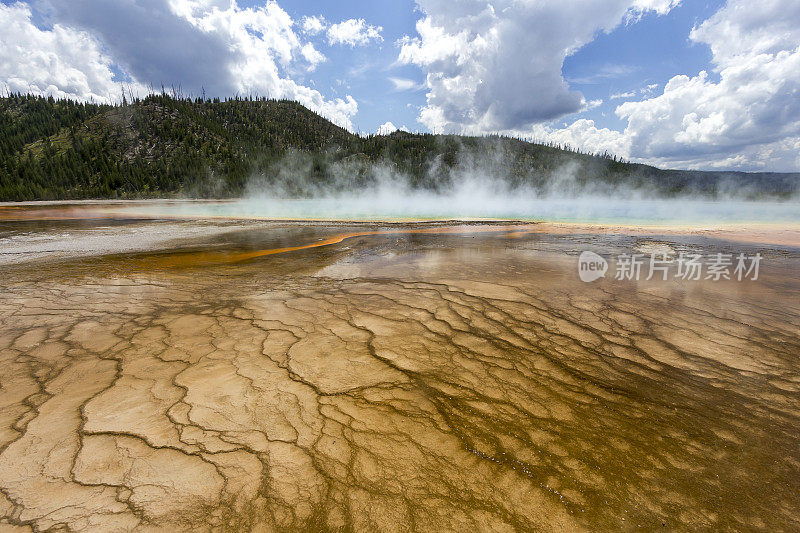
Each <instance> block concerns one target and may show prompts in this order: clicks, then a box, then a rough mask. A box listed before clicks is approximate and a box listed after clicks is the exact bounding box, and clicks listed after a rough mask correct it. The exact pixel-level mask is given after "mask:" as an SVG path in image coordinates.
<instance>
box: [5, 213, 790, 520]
mask: <svg viewBox="0 0 800 533" xmlns="http://www.w3.org/2000/svg"><path fill="white" fill-rule="evenodd" d="M409 230H426V231H409ZM334 231H339V230H338V229H334ZM464 231H466V230H465V229H464V228H458V227H453V228H442V227H436V228H407V229H406V230H405V231H403V229H402V228H396V231H395V230H392V233H390V234H392V235H394V236H395V237H396V238H397V240H394V239H393V240H392V241H393V242H386V241H387V240H388V239H385V238H384V236H385V235H387V233H388V232H387V231H386V230H382V229H373V230H365V231H356V232H348V233H338V234H335V235H334V236H330V237H326V238H323V239H319V240H317V241H312V242H309V243H306V244H300V245H297V246H288V247H286V246H284V247H274V248H268V249H267V248H265V249H258V250H253V251H245V252H240V251H232V252H231V253H230V254H229V256H228V257H229V258H230V257H232V258H234V260H233V261H227V260H223V261H220V260H216V259H219V256H218V255H214V256H213V257H215V258H216V259H215V260H214V261H208V262H206V261H198V256H195V255H192V254H188V255H187V257H190V258H192V260H191V261H190V262H188V263H179V265H185V266H189V267H191V268H188V269H150V270H148V269H140V270H135V271H127V272H125V271H124V270H120V269H119V268H116V267H114V268H111V267H112V266H114V265H117V264H118V263H119V262H120V261H123V262H124V263H123V264H124V265H126V266H129V265H130V264H131V262H130V261H132V260H131V259H130V258H124V259H120V258H117V257H107V258H96V259H95V260H93V261H92V262H90V263H80V264H74V265H72V264H58V265H51V264H48V263H42V264H38V265H37V264H32V265H29V266H27V267H20V268H17V269H14V270H8V272H7V275H6V276H5V280H4V286H3V290H2V291H0V405H2V410H0V516H2V517H3V518H2V521H1V522H0V528H3V527H9V528H10V527H12V526H14V527H17V528H19V529H21V530H47V529H53V530H59V529H63V530H102V531H109V530H120V529H140V530H178V531H181V530H187V531H188V530H193V531H194V530H200V531H202V530H222V531H225V530H228V531H243V530H263V531H276V530H292V531H304V530H305V531H326V530H328V531H348V530H350V531H375V530H386V531H409V530H410V531H414V530H421V531H465V530H475V531H513V530H518V531H529V530H547V531H551V530H570V531H572V530H595V531H596V530H601V531H607V530H612V529H639V528H641V529H645V530H653V529H657V528H664V527H666V528H667V529H671V530H675V529H692V530H696V529H713V530H747V529H762V530H794V529H797V528H800V512H799V511H798V509H800V497H799V496H798V494H800V440H799V439H798V436H797V427H798V423H800V378H798V375H799V374H798V370H800V359H799V358H798V355H800V340H798V339H800V335H798V333H800V304H798V302H800V298H798V296H799V295H800V286H798V280H797V279H796V277H795V276H794V274H795V273H796V271H797V266H798V260H799V259H798V258H797V257H794V256H788V257H787V256H781V257H780V258H773V259H775V261H774V262H772V263H768V265H767V267H766V268H765V270H764V272H763V273H762V276H761V278H760V280H759V281H758V282H752V283H735V282H729V283H710V282H701V283H694V284H692V283H688V284H682V283H679V282H664V283H657V282H652V283H633V282H629V283H623V282H614V281H612V280H601V281H598V282H597V283H594V284H583V283H581V282H580V281H578V280H577V276H576V273H575V259H574V257H572V256H566V255H564V254H563V253H561V252H558V251H557V249H556V247H555V246H551V247H550V248H552V249H549V248H548V245H547V244H546V243H545V244H542V243H541V242H540V241H534V240H532V239H536V238H537V235H538V234H522V233H519V234H518V236H517V237H516V238H515V239H512V240H508V239H506V238H505V237H506V236H507V233H509V232H511V233H513V232H519V231H521V228H518V227H509V228H506V227H503V228H500V229H498V227H497V226H494V227H491V229H487V230H485V231H482V230H479V229H478V228H476V227H470V228H469V232H471V233H475V234H477V235H480V234H481V233H484V234H486V236H487V237H489V236H491V237H492V238H487V239H474V240H473V239H461V238H460V236H459V235H458V234H459V233H461V232H464ZM492 232H496V233H497V235H495V234H494V233H492ZM356 236H359V237H362V238H363V239H358V238H355V237H356ZM495 237H498V238H495ZM346 239H350V241H348V242H347V244H348V245H349V246H348V247H347V248H345V247H343V246H338V245H341V244H344V241H345V240H346ZM534 242H536V243H537V245H538V246H539V247H538V248H530V247H527V245H528V244H532V243H534ZM320 247H322V248H320ZM542 247H544V248H545V249H544V250H543V249H542ZM290 250H293V251H297V252H299V253H297V254H294V253H289V254H283V253H281V252H287V251H290ZM201 253H206V252H201ZM242 254H244V255H242ZM252 254H256V255H252ZM276 254H277V255H276ZM162 255H165V256H167V258H168V257H169V254H159V256H157V257H160V256H162ZM153 257H156V256H153ZM259 258H260V259H259ZM245 259H250V260H249V261H246V260H245ZM255 259H258V260H255ZM778 259H780V261H779V260H778ZM136 260H137V261H144V262H145V264H146V262H147V261H148V259H147V258H146V257H142V258H138V257H137V258H136ZM159 260H160V259H159ZM160 264H162V265H163V264H164V263H160ZM105 267H109V268H105ZM34 271H38V272H35V274H36V276H34V275H33V274H34ZM72 274H75V275H72ZM34 277H35V279H36V281H33V279H34Z"/></svg>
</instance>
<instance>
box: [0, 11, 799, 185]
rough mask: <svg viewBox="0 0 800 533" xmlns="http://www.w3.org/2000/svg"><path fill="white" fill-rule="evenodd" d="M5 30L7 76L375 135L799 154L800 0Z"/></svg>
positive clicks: (43, 23) (13, 81) (733, 155)
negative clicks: (242, 106)
mask: <svg viewBox="0 0 800 533" xmlns="http://www.w3.org/2000/svg"><path fill="white" fill-rule="evenodd" d="M0 29H1V30H2V31H0V92H2V91H9V90H11V91H22V92H33V93H39V94H53V95H56V96H68V97H71V98H78V99H84V100H88V99H93V100H95V101H108V100H119V99H120V96H121V94H122V91H123V88H124V89H125V90H126V91H129V92H131V93H133V94H138V95H140V96H144V95H145V94H147V93H148V92H149V91H150V90H152V89H153V88H155V89H157V90H160V88H161V86H162V85H164V86H166V87H173V86H174V87H180V89H181V91H182V92H183V93H184V94H192V95H200V94H202V93H205V94H206V95H207V96H221V97H222V96H229V95H234V94H240V95H245V94H253V95H261V96H270V97H275V98H291V99H295V100H298V101H300V102H302V103H303V104H305V105H306V106H308V107H310V108H311V109H314V110H315V111H317V112H319V113H321V114H323V115H325V116H326V117H328V118H330V119H332V120H334V121H335V122H337V123H338V124H340V125H342V126H344V127H346V128H348V129H350V130H353V131H357V132H362V133H374V132H377V131H380V132H387V131H390V130H392V129H394V128H406V129H409V130H411V131H417V130H418V131H434V132H458V133H468V134H481V133H488V132H500V133H507V134H511V135H516V136H522V137H525V138H532V139H536V140H544V141H555V142H558V143H568V144H570V145H572V146H575V147H578V148H581V149H584V150H589V151H604V150H607V151H609V152H612V153H615V154H618V155H621V156H623V157H626V158H628V159H631V160H634V161H641V162H647V163H651V164H656V165H659V166H663V167H677V168H702V169H734V170H773V171H798V170H800V2H798V1H797V0H759V1H758V2H756V1H754V0H728V1H727V2H725V1H724V0H493V1H491V2H487V1H479V0H416V1H414V0H383V1H375V0H372V1H347V0H339V1H336V2H331V1H330V0H278V1H266V0H238V1H233V0H30V1H27V2H15V1H14V2H12V1H7V0H2V1H0Z"/></svg>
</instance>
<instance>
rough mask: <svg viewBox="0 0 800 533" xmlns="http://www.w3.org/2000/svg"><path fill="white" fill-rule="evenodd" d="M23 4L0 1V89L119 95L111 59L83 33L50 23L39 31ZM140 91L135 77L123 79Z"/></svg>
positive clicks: (107, 98) (98, 98)
mask: <svg viewBox="0 0 800 533" xmlns="http://www.w3.org/2000/svg"><path fill="white" fill-rule="evenodd" d="M31 17H32V14H31V10H30V8H29V7H28V6H26V5H24V4H12V5H8V6H7V5H2V4H0V27H2V28H3V31H2V32H0V92H7V91H13V92H22V93H32V94H39V95H52V96H55V97H59V98H73V99H78V100H86V101H88V100H94V101H95V102H100V103H108V102H111V101H114V100H119V99H120V98H121V95H122V89H123V84H121V83H119V82H117V81H115V80H114V73H113V71H112V66H113V61H112V59H111V58H110V57H109V56H108V55H106V54H105V53H104V52H103V50H102V47H101V45H100V43H99V42H98V41H97V40H96V39H94V38H93V37H92V36H91V35H90V34H89V33H87V32H83V31H78V30H74V29H72V28H68V27H64V26H62V25H60V24H55V25H54V26H53V28H52V29H51V30H40V29H39V28H37V27H36V26H35V25H34V24H33V22H32V21H31ZM124 85H125V86H126V87H127V88H130V89H132V90H133V91H135V92H139V91H144V89H143V88H142V87H139V86H138V85H137V84H136V83H135V82H133V83H129V84H127V83H126V84H124Z"/></svg>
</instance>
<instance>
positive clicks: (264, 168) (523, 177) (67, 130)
mask: <svg viewBox="0 0 800 533" xmlns="http://www.w3.org/2000/svg"><path fill="white" fill-rule="evenodd" d="M387 173H389V174H391V175H392V176H394V178H395V179H402V180H406V181H407V182H408V183H409V185H411V186H413V187H421V188H428V189H441V188H446V187H448V186H449V185H450V184H451V183H452V182H453V181H454V180H456V179H458V177H459V176H464V175H467V174H469V175H471V176H472V177H475V176H476V175H477V176H480V177H481V178H482V179H498V180H504V181H506V182H507V185H508V186H511V187H514V186H520V185H524V186H527V187H528V188H530V189H534V190H539V191H541V192H553V191H554V190H555V189H557V188H558V187H560V186H562V185H563V182H564V181H565V178H564V177H565V176H567V178H568V179H567V180H566V181H567V182H568V187H567V189H569V190H573V191H574V190H575V189H576V188H578V189H587V190H590V191H603V192H611V193H613V192H614V191H615V190H622V189H624V190H625V191H629V190H641V191H645V192H646V193H647V194H656V195H664V196H673V195H676V194H682V193H687V194H692V195H697V194H700V195H705V196H712V197H713V196H715V195H718V194H726V195H728V194H735V195H736V194H738V195H740V196H743V197H785V196H789V195H792V194H796V193H797V191H798V184H799V183H800V175H798V174H745V173H720V172H688V171H670V170H659V169H656V168H653V167H649V166H645V165H638V164H630V163H626V162H622V161H619V160H617V159H616V158H615V157H613V156H609V155H607V154H603V155H590V154H581V153H578V152H575V151H571V150H565V149H562V148H560V147H555V146H547V145H541V144H533V143H528V142H524V141H520V140H517V139H511V138H506V137H462V136H454V135H430V134H410V133H404V132H395V133H393V134H391V135H388V136H367V137H361V136H358V135H354V134H352V133H350V132H348V131H347V130H345V129H343V128H340V127H338V126H336V125H335V124H333V123H331V122H330V121H328V120H326V119H324V118H322V117H321V116H319V115H317V114H316V113H313V112H312V111H310V110H308V109H306V108H305V107H303V106H302V105H300V104H298V103H297V102H293V101H286V100H267V99H251V98H244V99H242V98H235V99H228V100H223V101H220V100H217V99H214V100H201V99H187V98H174V97H172V96H168V95H164V94H161V95H151V96H148V97H147V98H145V99H143V100H136V101H134V102H130V103H128V102H124V103H123V104H121V105H117V106H109V105H98V104H86V103H77V102H74V101H71V100H54V99H53V98H42V97H34V96H28V95H13V94H12V95H10V96H8V97H4V98H0V200H42V199H75V198H137V197H156V196H177V195H184V196H205V197H230V196H237V195H241V194H243V193H244V192H246V190H247V187H248V184H252V183H253V182H254V181H255V182H257V183H259V185H260V186H270V185H272V186H275V188H276V189H278V188H279V189H280V191H281V192H282V193H284V194H292V195H308V194H313V193H314V192H319V191H320V190H325V189H326V188H341V187H351V188H358V187H364V186H367V185H368V184H369V183H370V181H372V180H375V179H379V178H380V176H382V175H386V174H387Z"/></svg>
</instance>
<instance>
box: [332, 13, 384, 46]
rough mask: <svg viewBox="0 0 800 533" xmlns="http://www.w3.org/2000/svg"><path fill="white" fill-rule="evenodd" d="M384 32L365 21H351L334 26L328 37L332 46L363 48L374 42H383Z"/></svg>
mask: <svg viewBox="0 0 800 533" xmlns="http://www.w3.org/2000/svg"><path fill="white" fill-rule="evenodd" d="M382 31H383V28H382V27H380V26H372V25H370V24H367V21H366V20H364V19H350V20H345V21H343V22H340V23H338V24H332V25H331V26H330V27H329V28H328V31H327V33H326V35H327V36H328V43H330V44H347V45H350V46H363V45H366V44H369V43H370V42H372V41H383V36H381V32H382Z"/></svg>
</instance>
